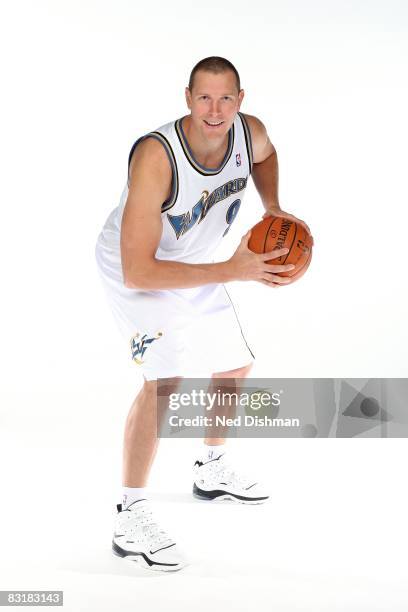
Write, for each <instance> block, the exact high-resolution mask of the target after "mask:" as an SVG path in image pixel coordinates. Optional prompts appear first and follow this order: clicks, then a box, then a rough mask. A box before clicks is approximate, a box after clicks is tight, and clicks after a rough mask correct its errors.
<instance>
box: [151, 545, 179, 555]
mask: <svg viewBox="0 0 408 612" xmlns="http://www.w3.org/2000/svg"><path fill="white" fill-rule="evenodd" d="M175 545H176V543H175V542H173V544H169V545H168V546H163V547H162V548H158V549H157V550H151V551H150V554H151V555H154V554H155V553H157V552H159V550H165V549H166V548H171V547H172V546H175Z"/></svg>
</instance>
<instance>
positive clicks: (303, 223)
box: [262, 208, 314, 246]
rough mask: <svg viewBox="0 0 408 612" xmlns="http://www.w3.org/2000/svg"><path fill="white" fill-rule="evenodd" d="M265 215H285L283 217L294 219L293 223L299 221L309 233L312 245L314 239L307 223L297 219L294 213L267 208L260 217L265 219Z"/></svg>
mask: <svg viewBox="0 0 408 612" xmlns="http://www.w3.org/2000/svg"><path fill="white" fill-rule="evenodd" d="M266 217H285V219H290V221H294V222H295V223H299V224H300V225H302V226H303V227H304V228H305V230H306V231H307V233H308V234H309V235H310V237H311V239H312V246H313V244H314V240H313V236H312V232H311V231H310V228H309V226H308V225H307V223H305V222H304V221H302V219H298V218H297V217H295V216H294V215H291V214H290V213H288V212H285V211H284V210H281V209H280V208H269V209H268V210H267V211H266V212H265V214H264V215H262V219H266Z"/></svg>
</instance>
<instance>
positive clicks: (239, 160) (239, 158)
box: [235, 153, 241, 166]
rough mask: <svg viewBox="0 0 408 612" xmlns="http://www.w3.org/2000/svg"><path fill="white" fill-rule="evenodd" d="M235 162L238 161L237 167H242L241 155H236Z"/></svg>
mask: <svg viewBox="0 0 408 612" xmlns="http://www.w3.org/2000/svg"><path fill="white" fill-rule="evenodd" d="M235 161H236V164H237V166H240V165H241V153H237V154H236V156H235Z"/></svg>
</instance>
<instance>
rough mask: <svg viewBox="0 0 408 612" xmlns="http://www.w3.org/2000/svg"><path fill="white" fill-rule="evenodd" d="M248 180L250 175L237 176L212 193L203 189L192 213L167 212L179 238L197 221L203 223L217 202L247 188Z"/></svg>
mask: <svg viewBox="0 0 408 612" xmlns="http://www.w3.org/2000/svg"><path fill="white" fill-rule="evenodd" d="M247 181H248V177H245V178H237V179H234V180H232V181H228V183H225V184H224V185H221V187H217V188H216V189H214V191H212V192H211V193H208V191H203V192H202V194H201V198H200V199H199V201H198V202H197V204H195V205H194V206H193V209H192V211H191V213H190V212H186V213H183V214H182V215H169V214H168V213H167V218H168V220H169V222H170V225H171V226H172V228H173V229H174V231H175V233H176V238H177V240H178V239H179V238H180V236H182V235H183V234H185V233H186V232H188V230H190V229H191V228H192V227H193V226H194V225H195V224H196V223H201V222H202V221H203V220H204V219H205V217H206V216H207V214H208V213H209V211H210V210H211V209H212V207H213V206H214V205H215V204H217V203H218V202H221V201H222V200H225V199H226V198H228V196H230V195H231V194H234V193H238V192H239V191H242V190H243V189H245V187H246V184H247Z"/></svg>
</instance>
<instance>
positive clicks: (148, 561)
mask: <svg viewBox="0 0 408 612" xmlns="http://www.w3.org/2000/svg"><path fill="white" fill-rule="evenodd" d="M117 510H118V514H117V516H116V522H115V531H114V534H113V540H112V550H113V552H114V554H115V555H118V556H119V557H126V558H128V559H129V560H131V561H135V562H136V563H138V564H139V565H141V566H142V567H144V568H146V569H150V570H157V571H163V572H172V571H173V572H174V571H176V570H179V569H181V568H182V567H185V566H186V565H188V563H187V560H186V558H185V556H184V554H183V553H182V552H181V551H180V550H179V548H178V547H177V545H176V543H175V542H174V541H173V540H172V539H171V538H170V537H169V536H168V535H167V533H166V532H165V531H163V529H161V528H160V527H159V525H158V524H157V521H156V519H155V518H154V516H153V512H152V509H151V507H150V503H149V502H148V501H147V500H146V499H139V500H138V501H135V502H133V503H132V504H130V505H129V506H128V508H126V510H122V504H117Z"/></svg>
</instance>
